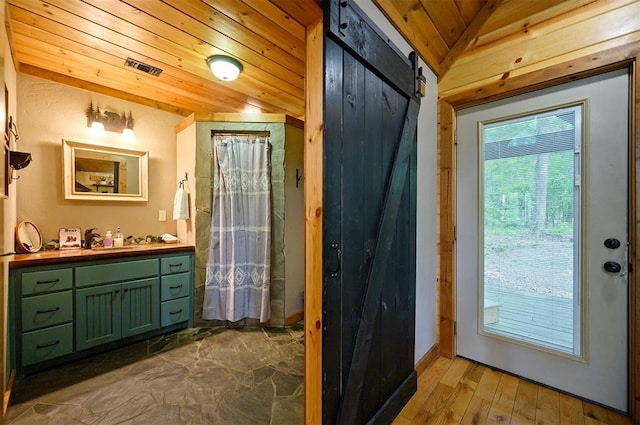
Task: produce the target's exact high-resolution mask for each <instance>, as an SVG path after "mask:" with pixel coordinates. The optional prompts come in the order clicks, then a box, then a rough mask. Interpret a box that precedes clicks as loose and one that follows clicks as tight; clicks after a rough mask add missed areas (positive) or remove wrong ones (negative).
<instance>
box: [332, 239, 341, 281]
mask: <svg viewBox="0 0 640 425" xmlns="http://www.w3.org/2000/svg"><path fill="white" fill-rule="evenodd" d="M331 249H335V251H336V258H337V259H338V265H337V266H336V268H335V270H333V271H332V272H330V273H329V276H331V277H338V275H339V274H340V267H341V266H342V251H341V250H340V244H337V243H332V244H331Z"/></svg>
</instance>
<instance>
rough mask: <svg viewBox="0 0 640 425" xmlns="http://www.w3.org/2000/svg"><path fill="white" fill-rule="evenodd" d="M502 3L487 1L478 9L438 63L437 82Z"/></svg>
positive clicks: (496, 0)
mask: <svg viewBox="0 0 640 425" xmlns="http://www.w3.org/2000/svg"><path fill="white" fill-rule="evenodd" d="M502 1H503V0H487V2H486V3H485V4H484V6H483V7H482V9H480V12H479V13H478V14H477V15H476V17H475V19H474V20H473V21H472V22H471V24H470V25H469V26H468V27H467V29H466V30H465V31H464V33H462V36H460V38H459V39H458V41H457V42H456V44H455V45H454V46H453V47H452V48H451V50H449V53H447V55H446V56H445V57H444V59H443V60H442V62H440V64H439V66H438V68H439V70H440V73H439V74H438V82H439V81H440V80H442V78H443V77H444V76H445V75H446V73H447V72H448V71H449V69H451V66H452V65H453V64H454V62H455V61H456V60H457V59H458V58H459V57H460V55H461V54H462V53H464V51H465V50H466V49H467V47H468V46H469V44H470V43H471V41H472V40H473V39H474V38H476V37H477V36H478V34H479V33H480V30H481V29H482V27H483V26H484V24H485V23H486V22H487V20H488V19H489V18H490V17H491V15H492V14H493V12H495V10H496V9H497V8H498V6H500V3H502Z"/></svg>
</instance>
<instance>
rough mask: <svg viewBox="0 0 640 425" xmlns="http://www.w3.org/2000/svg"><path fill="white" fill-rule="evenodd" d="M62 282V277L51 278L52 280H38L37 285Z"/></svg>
mask: <svg viewBox="0 0 640 425" xmlns="http://www.w3.org/2000/svg"><path fill="white" fill-rule="evenodd" d="M58 282H60V279H59V278H58V279H51V280H38V281H37V282H36V285H46V284H48V283H58Z"/></svg>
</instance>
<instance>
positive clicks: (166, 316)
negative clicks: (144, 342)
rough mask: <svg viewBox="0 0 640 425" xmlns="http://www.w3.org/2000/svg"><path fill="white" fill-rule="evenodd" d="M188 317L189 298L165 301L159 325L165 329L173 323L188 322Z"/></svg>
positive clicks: (189, 313)
mask: <svg viewBox="0 0 640 425" xmlns="http://www.w3.org/2000/svg"><path fill="white" fill-rule="evenodd" d="M190 315H191V311H190V309H189V297H186V298H178V299H177V300H171V301H165V302H163V303H162V308H161V315H160V325H161V326H162V327H165V326H169V325H173V324H175V323H180V322H186V321H187V320H189V316H190Z"/></svg>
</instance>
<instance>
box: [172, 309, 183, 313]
mask: <svg viewBox="0 0 640 425" xmlns="http://www.w3.org/2000/svg"><path fill="white" fill-rule="evenodd" d="M180 313H182V309H180V310H178V311H170V312H169V314H180Z"/></svg>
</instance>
